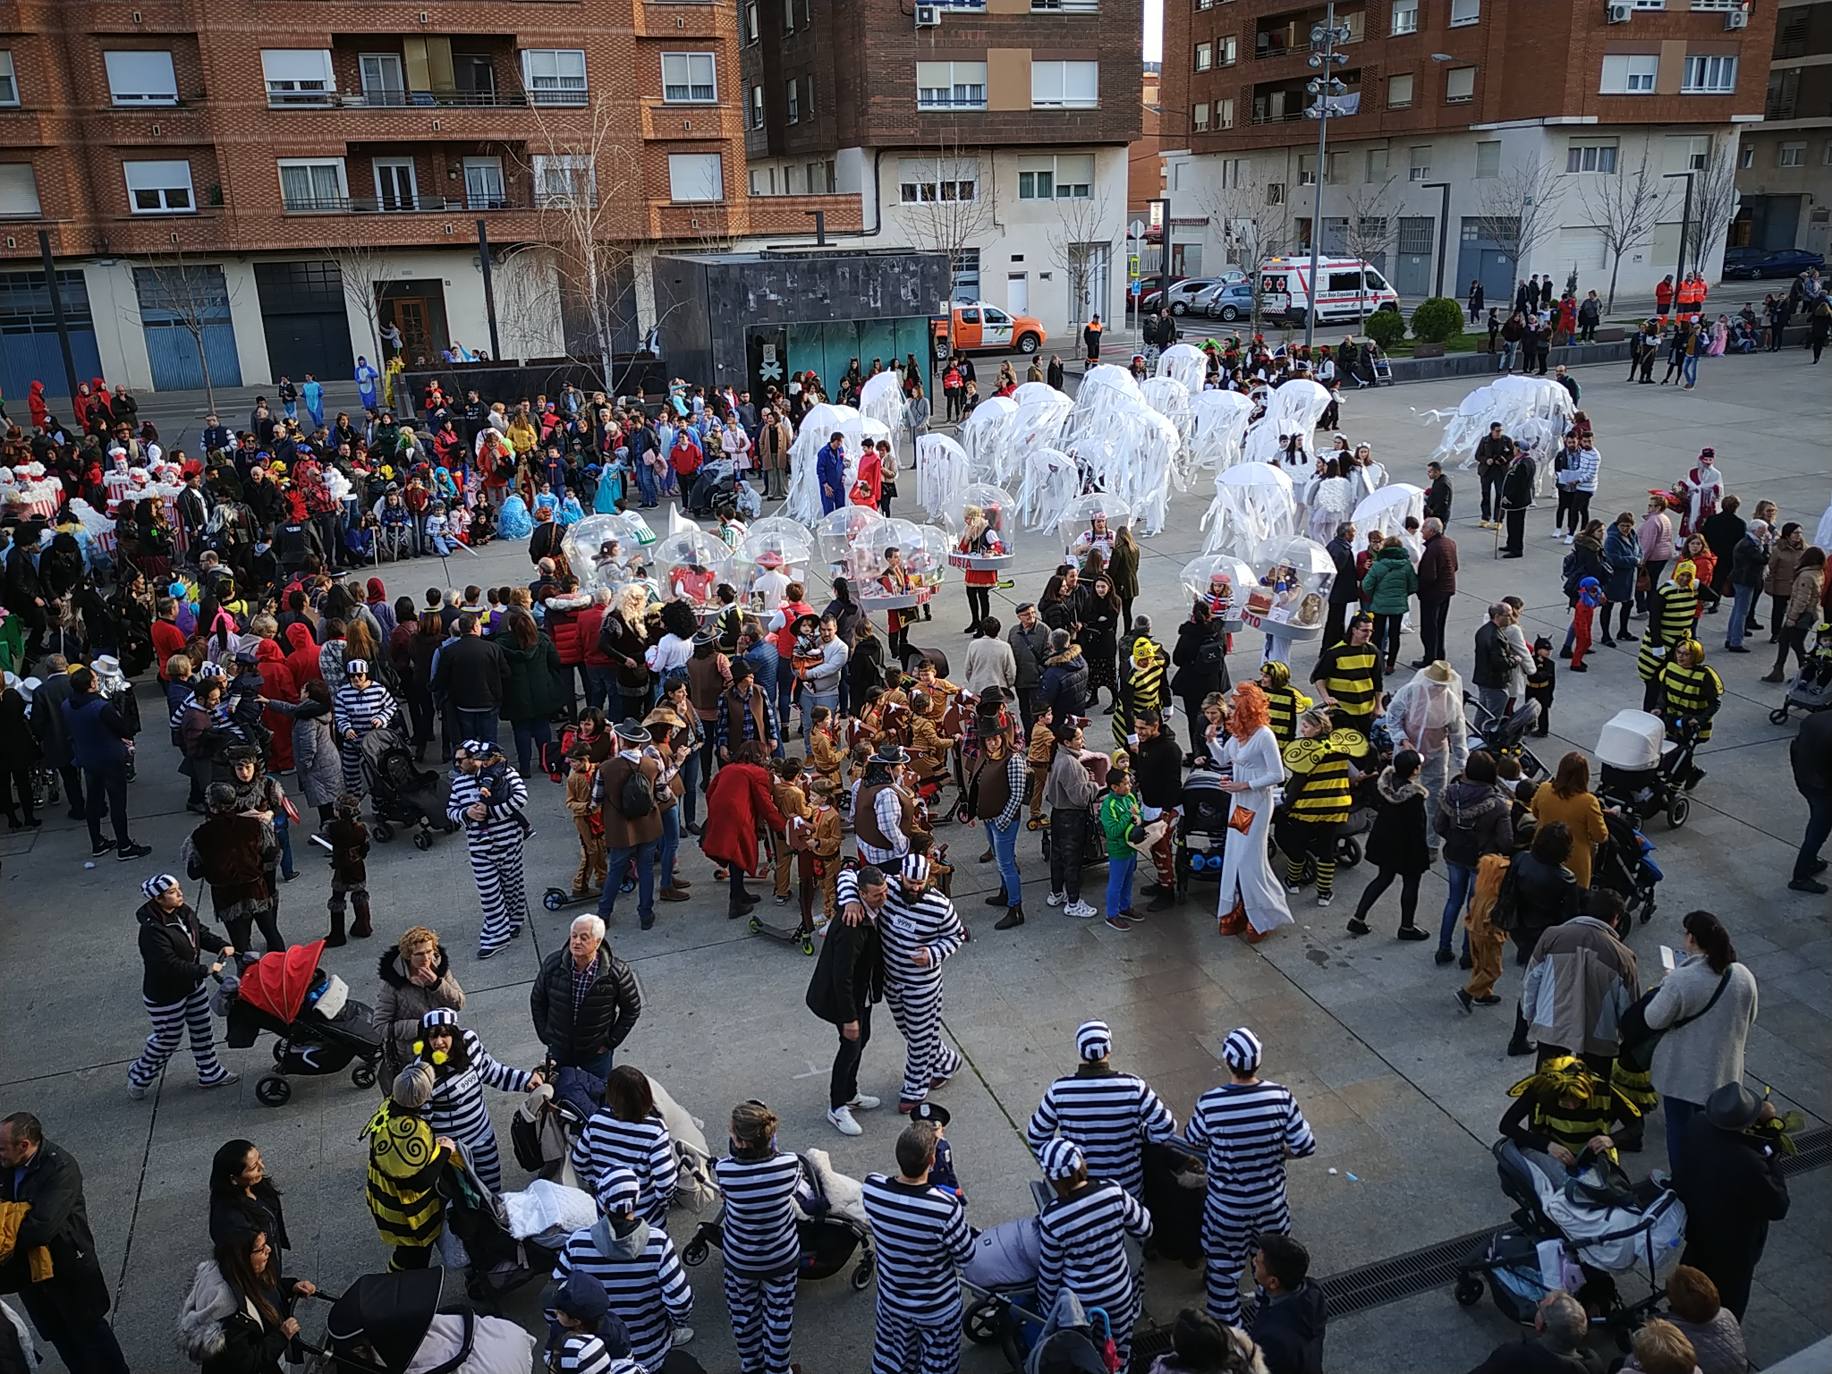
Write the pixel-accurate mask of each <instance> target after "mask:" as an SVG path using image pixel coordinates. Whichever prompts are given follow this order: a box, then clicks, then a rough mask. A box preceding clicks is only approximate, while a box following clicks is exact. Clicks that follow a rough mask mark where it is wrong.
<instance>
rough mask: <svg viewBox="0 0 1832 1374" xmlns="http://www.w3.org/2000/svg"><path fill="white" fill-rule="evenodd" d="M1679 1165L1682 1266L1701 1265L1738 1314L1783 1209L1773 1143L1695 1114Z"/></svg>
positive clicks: (1783, 1191)
mask: <svg viewBox="0 0 1832 1374" xmlns="http://www.w3.org/2000/svg"><path fill="white" fill-rule="evenodd" d="M1682 1162H1683V1166H1684V1167H1683V1168H1682V1170H1681V1172H1680V1175H1679V1177H1678V1178H1677V1179H1676V1180H1675V1181H1674V1182H1675V1186H1676V1187H1677V1189H1678V1191H1679V1196H1680V1200H1681V1201H1683V1202H1684V1203H1685V1204H1686V1252H1685V1254H1684V1255H1683V1256H1681V1258H1680V1263H1681V1264H1689V1265H1691V1266H1692V1267H1693V1268H1695V1269H1702V1270H1704V1271H1705V1272H1706V1273H1707V1274H1709V1275H1710V1276H1711V1280H1712V1282H1713V1283H1715V1284H1717V1286H1718V1296H1719V1298H1720V1299H1721V1300H1722V1301H1723V1304H1724V1306H1725V1307H1727V1308H1729V1309H1730V1310H1731V1311H1732V1312H1734V1313H1736V1314H1737V1316H1738V1317H1739V1318H1740V1317H1741V1316H1742V1314H1743V1311H1744V1309H1745V1308H1746V1307H1748V1305H1749V1281H1750V1278H1751V1276H1753V1275H1754V1274H1755V1272H1756V1262H1757V1261H1758V1260H1760V1259H1761V1258H1762V1249H1763V1247H1764V1246H1765V1245H1767V1244H1768V1224H1769V1222H1771V1221H1780V1220H1781V1219H1782V1218H1783V1217H1785V1216H1786V1215H1787V1209H1788V1193H1787V1183H1786V1181H1785V1180H1784V1179H1783V1178H1782V1177H1781V1172H1780V1170H1779V1168H1778V1167H1777V1160H1776V1158H1775V1156H1774V1151H1773V1148H1772V1147H1770V1148H1769V1149H1768V1150H1766V1151H1765V1150H1764V1149H1763V1147H1762V1145H1761V1144H1760V1142H1758V1141H1757V1140H1756V1139H1755V1138H1754V1137H1753V1136H1749V1135H1746V1134H1744V1133H1743V1132H1741V1131H1725V1130H1720V1129H1719V1128H1718V1127H1716V1126H1713V1125H1712V1124H1711V1122H1710V1121H1708V1120H1707V1119H1706V1118H1705V1114H1704V1113H1703V1112H1698V1113H1697V1114H1695V1115H1694V1116H1693V1118H1692V1120H1691V1121H1690V1122H1689V1123H1688V1124H1687V1126H1686V1149H1685V1153H1684V1155H1683V1156H1682Z"/></svg>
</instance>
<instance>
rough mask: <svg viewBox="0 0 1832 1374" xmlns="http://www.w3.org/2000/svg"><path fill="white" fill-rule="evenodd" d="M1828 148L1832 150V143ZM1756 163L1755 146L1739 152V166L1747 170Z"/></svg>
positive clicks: (1829, 160)
mask: <svg viewBox="0 0 1832 1374" xmlns="http://www.w3.org/2000/svg"><path fill="white" fill-rule="evenodd" d="M1826 148H1827V150H1828V151H1829V152H1832V143H1828V144H1827V145H1826ZM1826 161H1827V162H1832V157H1828V158H1827V159H1826ZM1755 165H1756V150H1755V149H1754V148H1744V149H1742V150H1741V151H1739V152H1738V153H1737V166H1738V167H1741V168H1742V169H1743V170H1744V171H1745V172H1747V171H1748V170H1749V169H1750V168H1751V167H1754V166H1755Z"/></svg>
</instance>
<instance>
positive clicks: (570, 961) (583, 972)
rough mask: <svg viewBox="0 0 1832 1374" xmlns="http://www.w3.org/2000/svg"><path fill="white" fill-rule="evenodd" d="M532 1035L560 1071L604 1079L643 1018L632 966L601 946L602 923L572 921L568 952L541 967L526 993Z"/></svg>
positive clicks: (581, 919) (583, 919) (582, 919)
mask: <svg viewBox="0 0 1832 1374" xmlns="http://www.w3.org/2000/svg"><path fill="white" fill-rule="evenodd" d="M528 1009H529V1011H530V1012H531V1013H532V1015H533V1017H534V1033H535V1034H536V1035H538V1036H540V1037H541V1043H542V1044H543V1045H545V1046H547V1053H548V1054H549V1055H551V1056H552V1057H553V1062H554V1063H555V1064H557V1065H559V1066H560V1067H561V1068H569V1067H570V1068H580V1069H584V1070H585V1071H586V1072H587V1073H590V1074H595V1075H597V1076H598V1077H599V1078H603V1077H605V1076H606V1075H608V1074H609V1073H610V1071H611V1057H612V1054H613V1053H614V1051H615V1050H616V1049H617V1047H618V1046H619V1045H621V1044H623V1042H624V1041H625V1040H626V1039H628V1038H629V1034H630V1032H631V1031H632V1030H634V1029H635V1028H636V1021H637V1018H638V1017H640V1016H641V1015H642V989H641V988H640V987H639V986H638V985H637V982H636V975H635V974H634V973H633V972H631V970H630V966H629V965H628V964H626V963H624V961H623V960H621V959H619V958H618V957H617V956H616V955H614V954H612V953H611V950H610V947H609V946H608V945H606V944H605V942H604V922H603V921H602V920H600V919H599V918H598V917H596V916H592V915H589V914H588V915H585V916H577V917H574V918H573V923H572V930H571V932H570V933H569V934H568V936H567V940H566V948H565V949H556V950H555V951H554V952H553V953H552V954H550V955H548V956H547V958H546V959H545V960H544V961H543V962H542V964H541V972H540V974H539V976H538V977H536V978H535V980H534V987H533V988H532V989H531V990H530V991H529V994H528Z"/></svg>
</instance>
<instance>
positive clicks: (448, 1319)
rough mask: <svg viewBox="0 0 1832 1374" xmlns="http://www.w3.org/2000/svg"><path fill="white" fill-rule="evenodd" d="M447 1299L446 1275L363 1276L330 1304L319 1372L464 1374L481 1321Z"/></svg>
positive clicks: (433, 1271) (411, 1272) (412, 1272)
mask: <svg viewBox="0 0 1832 1374" xmlns="http://www.w3.org/2000/svg"><path fill="white" fill-rule="evenodd" d="M444 1297H445V1271H444V1270H443V1269H416V1270H409V1271H407V1272H405V1273H399V1274H364V1275H363V1276H362V1277H361V1278H359V1279H357V1280H356V1282H355V1283H353V1284H351V1285H350V1286H349V1287H348V1288H346V1289H345V1290H344V1292H343V1296H342V1297H340V1298H337V1299H335V1300H333V1301H332V1303H331V1317H330V1320H329V1321H327V1322H326V1323H325V1329H324V1347H323V1348H322V1349H321V1350H318V1351H317V1352H316V1353H317V1354H318V1355H320V1356H321V1357H322V1363H321V1364H320V1365H319V1366H318V1368H319V1369H320V1370H321V1371H323V1374H331V1371H335V1370H351V1371H355V1374H406V1371H407V1369H408V1367H409V1366H411V1365H414V1364H416V1363H418V1365H419V1367H420V1368H421V1369H423V1370H424V1371H425V1374H463V1371H464V1366H465V1363H466V1361H468V1360H469V1359H470V1358H471V1353H472V1351H473V1349H474V1348H475V1346H476V1341H477V1323H478V1317H477V1314H476V1313H475V1312H473V1311H472V1310H471V1309H470V1307H469V1306H468V1305H465V1304H463V1303H457V1304H446V1303H444V1302H443V1301H442V1300H443V1299H444ZM422 1356H425V1357H427V1358H426V1359H422V1358H421V1357H422ZM428 1360H430V1363H429V1362H428Z"/></svg>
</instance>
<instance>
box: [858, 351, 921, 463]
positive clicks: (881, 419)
mask: <svg viewBox="0 0 1832 1374" xmlns="http://www.w3.org/2000/svg"><path fill="white" fill-rule="evenodd" d="M859 414H860V416H862V417H863V418H864V419H865V420H866V421H868V422H873V421H875V422H876V423H877V424H878V425H881V426H883V431H884V433H883V435H882V436H879V435H876V434H868V436H867V437H869V438H871V439H872V441H873V442H874V443H875V442H876V441H877V439H878V438H879V437H885V438H888V439H889V440H890V441H891V457H892V458H894V459H896V460H897V462H896V463H893V464H890V465H887V466H886V467H885V469H884V476H885V480H887V481H888V480H889V479H890V478H892V477H895V476H896V475H897V467H898V466H899V465H901V463H902V462H903V461H904V460H905V459H906V458H907V457H908V455H907V454H906V453H905V452H904V447H905V440H904V437H903V434H904V430H905V428H906V427H907V426H908V424H909V406H908V403H907V402H906V401H905V400H904V398H903V373H902V372H900V371H898V370H897V369H895V368H893V369H892V370H890V371H889V372H880V373H879V374H878V375H877V376H876V377H868V378H866V381H865V385H864V386H862V387H860V388H859ZM867 429H868V430H869V429H870V425H869V424H868V425H867Z"/></svg>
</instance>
